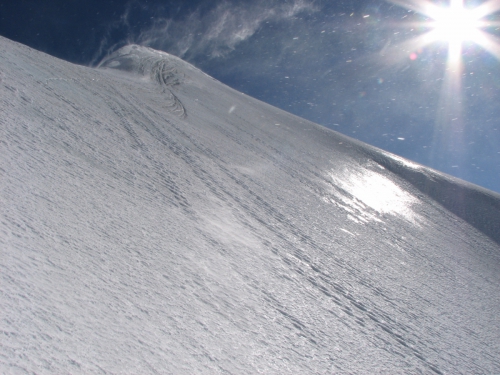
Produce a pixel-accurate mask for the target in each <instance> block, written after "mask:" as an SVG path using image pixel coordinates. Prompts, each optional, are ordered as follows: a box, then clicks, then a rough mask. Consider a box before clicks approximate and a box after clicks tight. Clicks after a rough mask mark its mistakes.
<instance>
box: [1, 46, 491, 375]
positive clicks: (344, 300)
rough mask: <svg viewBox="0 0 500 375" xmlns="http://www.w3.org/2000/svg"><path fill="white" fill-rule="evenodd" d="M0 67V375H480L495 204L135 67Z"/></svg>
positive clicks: (200, 83) (16, 52)
mask: <svg viewBox="0 0 500 375" xmlns="http://www.w3.org/2000/svg"><path fill="white" fill-rule="evenodd" d="M0 67H1V68H0V69H1V73H0V79H1V80H0V103H1V108H2V116H1V117H0V124H1V129H2V136H1V139H2V153H1V155H2V157H1V168H2V174H3V175H2V180H1V181H2V193H1V194H2V195H1V200H2V202H1V212H0V213H1V221H0V233H1V237H0V240H1V249H2V258H1V259H2V262H1V267H2V268H1V275H2V282H1V284H0V285H1V290H2V297H1V300H0V301H1V306H0V308H1V311H2V315H1V317H2V319H1V323H0V324H1V326H0V328H1V332H2V335H3V337H2V341H1V346H0V370H1V371H0V372H2V373H21V374H22V373H39V374H51V373H82V374H83V373H97V372H100V373H106V374H116V373H222V372H224V373H241V374H248V373H257V372H263V373H280V374H282V373H295V374H299V373H417V372H420V373H437V374H442V373H477V374H479V373H497V372H500V358H499V355H498V353H500V347H499V343H500V328H499V325H498V316H500V291H499V288H498V285H500V272H499V270H500V260H499V256H500V246H499V244H498V241H497V240H496V239H495V238H494V236H492V235H491V233H489V232H488V228H490V227H491V225H493V226H494V225H495V223H499V222H500V212H499V209H498V204H499V202H500V198H499V196H498V194H495V193H493V192H489V191H487V190H482V189H480V188H477V187H475V186H473V185H468V184H465V183H463V182H462V181H459V180H456V179H451V178H450V177H448V176H446V175H443V174H439V173H438V172H435V171H432V170H430V169H427V168H425V167H422V166H419V165H415V164H411V163H409V162H407V161H405V160H404V159H399V158H396V157H394V156H392V155H390V154H387V153H383V152H381V151H379V150H377V149H375V148H373V147H370V146H367V145H365V144H362V143H360V142H357V141H354V140H352V139H350V138H348V137H345V136H342V135H340V134H338V133H336V132H333V131H330V130H328V129H325V128H322V127H320V126H318V125H315V124H313V123H310V122H308V121H305V120H302V119H300V118H298V117H295V116H293V115H290V114H288V113H286V112H283V111H281V110H278V109H276V108H274V107H271V106H269V105H266V104H264V103H262V102H259V101H257V100H255V99H252V98H250V97H248V96H245V95H242V94H241V93H239V92H236V91H234V90H232V89H230V88H228V87H226V86H224V85H222V84H221V83H219V82H217V81H215V80H213V79H212V78H210V77H209V76H207V75H205V74H204V73H202V72H201V71H199V70H198V69H196V68H194V67H193V66H191V65H189V64H187V63H185V62H183V61H182V60H180V59H178V58H176V57H173V56H171V55H168V54H166V53H163V52H157V51H153V50H151V49H148V48H144V47H138V46H128V47H126V48H125V49H122V50H120V51H118V52H117V53H116V54H115V55H114V56H110V57H109V58H108V59H107V60H105V61H104V62H103V63H102V64H101V68H99V69H90V68H85V67H81V66H76V65H72V64H69V63H66V62H64V61H60V60H57V59H54V58H52V57H50V56H47V55H45V54H42V53H40V52H37V51H34V50H31V49H29V48H27V47H24V46H22V45H19V44H16V43H13V42H11V41H9V40H6V39H4V38H0ZM158 78H160V79H158ZM173 98H175V100H174V99H173ZM173 103H176V104H175V105H174V104H173ZM179 108H183V109H184V110H183V113H184V114H183V115H180V113H181V112H180V111H179ZM457 191H458V192H462V193H461V194H456V193H455V192H457ZM446 197H448V198H449V200H447V199H448V198H446ZM445 198H446V199H445ZM447 202H448V203H447ZM450 202H455V203H453V204H451V203H450ZM481 202H483V203H481ZM484 202H488V204H484ZM475 203H477V204H475ZM457 205H461V206H460V207H462V208H463V207H465V209H464V210H465V211H466V212H467V215H468V216H467V215H461V214H460V212H461V211H460V210H459V209H457V207H458V206H457ZM485 233H488V234H485Z"/></svg>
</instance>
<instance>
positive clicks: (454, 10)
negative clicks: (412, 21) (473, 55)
mask: <svg viewBox="0 0 500 375" xmlns="http://www.w3.org/2000/svg"><path fill="white" fill-rule="evenodd" d="M388 1H389V2H391V3H393V4H396V5H398V6H401V7H403V8H406V9H410V10H413V11H415V12H416V13H419V14H422V15H424V16H426V17H428V18H430V19H431V20H432V21H426V22H420V23H418V26H419V27H423V28H426V29H428V30H429V31H428V32H427V33H425V34H423V35H420V36H419V37H418V38H416V39H415V40H413V41H412V43H413V44H414V45H416V46H417V45H418V46H419V47H422V46H424V45H427V44H432V43H437V42H441V43H448V63H449V65H453V64H455V65H456V64H458V63H459V60H460V58H461V55H462V48H463V44H464V43H465V42H471V43H475V44H477V45H479V46H481V47H482V48H484V49H485V50H487V51H488V52H490V53H491V54H493V55H494V56H495V57H496V58H497V59H499V60H500V45H499V43H498V42H497V40H496V39H495V38H494V37H493V35H491V34H489V33H488V32H486V31H484V29H486V28H491V27H497V28H498V27H499V26H500V24H499V23H498V22H488V21H485V20H484V18H485V17H487V16H489V15H491V14H494V13H496V12H498V11H499V10H500V0H489V1H486V2H484V3H482V4H481V5H479V6H477V7H475V8H466V7H465V6H464V2H463V0H450V4H449V6H448V7H442V6H438V5H437V4H435V3H433V2H430V1H428V0H388Z"/></svg>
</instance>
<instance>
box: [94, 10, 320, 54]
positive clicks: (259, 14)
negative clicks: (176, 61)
mask: <svg viewBox="0 0 500 375" xmlns="http://www.w3.org/2000/svg"><path fill="white" fill-rule="evenodd" d="M142 7H146V10H144V11H143V10H142ZM317 10H318V9H317V7H316V6H315V5H314V2H313V1H310V0H293V1H290V2H285V3H283V2H281V1H269V0H267V1H263V0H258V1H252V2H251V3H248V2H247V3H245V2H230V1H220V2H217V3H216V4H215V5H213V4H209V5H206V6H204V7H203V6H200V7H198V8H197V9H195V10H193V11H192V12H189V13H188V14H187V15H184V16H183V17H182V18H176V17H174V16H173V15H172V16H170V17H166V16H163V13H168V12H166V11H165V10H164V9H162V8H161V7H157V9H156V12H154V13H152V10H151V9H150V7H149V6H145V5H143V4H142V5H141V3H139V2H137V1H129V2H128V4H127V7H126V11H125V13H124V14H123V15H122V16H121V17H120V19H119V20H118V21H116V22H114V23H113V24H111V25H110V26H109V28H108V36H107V37H105V38H104V39H103V40H102V41H101V46H100V48H99V50H98V53H97V54H96V55H95V56H94V59H93V60H92V62H91V64H93V63H95V62H96V60H97V59H99V57H100V56H102V54H103V53H106V51H108V53H109V51H113V50H114V49H115V47H116V45H115V44H114V43H116V41H115V42H113V43H111V40H113V39H114V38H111V37H110V36H111V35H112V34H113V32H114V31H116V30H118V29H122V30H123V32H125V34H126V35H127V37H126V40H127V41H128V42H129V43H131V42H132V43H137V44H140V45H147V46H150V47H154V48H156V49H160V50H164V51H168V52H170V53H172V54H174V55H176V56H179V57H181V58H183V59H185V60H192V59H195V58H199V57H203V58H204V59H206V58H207V57H208V58H217V57H223V56H225V55H227V54H228V53H230V52H231V51H233V50H234V49H235V48H236V46H237V45H238V44H239V43H241V42H243V41H245V40H247V39H248V38H250V37H252V36H253V35H254V34H255V32H257V30H258V29H259V28H260V27H261V26H262V25H263V24H264V23H266V22H276V21H283V20H284V21H286V20H290V19H292V18H294V17H295V16H297V15H298V14H300V13H303V12H309V13H314V12H316V11H317ZM143 12H144V13H145V14H148V15H149V14H155V16H151V17H148V20H147V22H145V24H146V26H142V27H141V28H140V29H134V28H133V27H131V25H132V24H134V23H135V22H131V19H133V18H135V17H138V14H139V15H141V14H142V13H143ZM141 24H142V22H141ZM122 43H123V41H122V42H119V43H118V45H120V44H122Z"/></svg>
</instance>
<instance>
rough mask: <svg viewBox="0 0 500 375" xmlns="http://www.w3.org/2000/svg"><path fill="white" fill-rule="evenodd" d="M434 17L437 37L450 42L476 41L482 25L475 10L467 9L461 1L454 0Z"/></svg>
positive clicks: (433, 25)
mask: <svg viewBox="0 0 500 375" xmlns="http://www.w3.org/2000/svg"><path fill="white" fill-rule="evenodd" d="M432 17H433V18H434V19H435V22H434V23H431V26H432V27H433V28H434V31H433V32H434V33H435V38H436V39H437V40H441V41H444V42H448V43H450V44H458V43H460V44H462V43H463V42H465V41H474V39H477V37H478V35H479V32H480V28H481V26H482V25H481V23H480V22H479V20H478V19H476V15H475V14H474V12H473V11H471V10H468V9H465V8H464V7H463V3H462V2H461V1H452V2H451V5H450V7H449V8H444V9H439V12H436V14H433V15H432Z"/></svg>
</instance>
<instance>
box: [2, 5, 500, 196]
mask: <svg viewBox="0 0 500 375" xmlns="http://www.w3.org/2000/svg"><path fill="white" fill-rule="evenodd" d="M417 3H418V1H417ZM435 4H437V5H440V6H446V5H447V1H442V2H439V3H438V2H435ZM479 4H481V1H475V2H468V3H466V5H467V6H468V7H470V8H473V7H475V6H477V5H479ZM486 19H487V20H488V21H490V23H491V25H489V26H488V27H486V28H485V29H484V31H486V32H487V33H489V35H492V38H493V40H496V41H497V42H498V40H499V39H498V35H499V31H498V27H497V25H495V22H498V21H499V16H498V13H494V12H493V13H492V14H491V15H488V16H487V17H486ZM426 20H428V17H426V16H424V15H422V14H419V13H418V12H415V11H411V10H408V9H406V8H405V7H402V6H397V5H394V4H392V3H389V2H387V1H375V0H372V1H349V2H331V1H313V0H290V1H269V0H268V1H259V0H254V1H215V0H214V1H190V2H188V1H145V0H143V1H128V2H127V1H111V0H107V1H103V0H100V1H93V0H91V1H85V2H83V1H74V0H64V1H62V0H51V1H49V0H46V1H44V0H36V1H35V0H33V1H27V0H15V1H14V0H10V1H0V35H2V36H5V37H7V38H10V39H13V40H16V41H19V42H21V43H23V44H26V45H29V46H31V47H33V48H36V49H38V50H41V51H44V52H47V53H49V54H51V55H54V56H57V57H59V58H62V59H65V60H69V61H72V62H75V63H78V64H84V65H92V66H94V65H96V64H97V63H98V62H99V60H100V59H101V58H102V57H103V56H105V55H106V54H107V53H109V52H110V51H112V50H114V49H116V48H118V47H121V46H122V45H124V44H127V43H131V42H133V43H138V44H143V45H148V46H150V47H153V48H156V49H162V50H165V51H167V52H170V53H173V54H175V55H177V56H179V57H181V58H183V59H185V60H187V61H189V62H191V63H193V64H194V65H196V66H197V67H199V68H200V69H202V70H204V71H205V72H207V73H208V74H210V75H212V76H214V77H215V78H217V79H219V80H220V81H222V82H224V83H226V84H228V85H229V86H231V87H234V88H235V89H237V90H240V91H242V92H245V93H247V94H249V95H251V96H254V97H256V98H258V99H261V100H263V101H265V102H267V103H270V104H272V105H275V106H277V107H280V108H283V109H285V110H286V111H289V112H292V113H294V114H297V115H299V116H301V117H304V118H307V119H309V120H311V121H314V122H317V123H319V124H322V125H324V126H327V127H329V128H332V129H334V130H337V131H340V132H342V133H344V134H347V135H349V136H352V137H355V138H358V139H360V140H362V141H365V142H367V143H369V144H372V145H375V146H377V147H381V148H383V149H385V150H388V151H390V152H393V153H396V154H398V155H401V156H403V157H406V158H409V159H411V160H414V161H417V162H419V163H422V164H425V165H428V166H431V167H433V168H435V169H438V170H441V171H444V172H446V173H449V174H452V175H454V176H457V177H460V178H463V179H465V180H468V181H471V182H474V183H476V184H479V185H482V186H484V187H487V188H489V189H492V190H495V191H497V192H500V62H499V61H498V60H497V58H496V57H494V56H493V54H492V53H490V52H488V51H486V50H485V49H483V48H481V47H480V46H478V45H476V44H475V43H472V42H467V43H464V45H463V51H462V58H461V60H462V62H463V68H462V69H461V70H460V71H459V72H458V73H456V74H451V73H450V66H449V64H448V63H447V56H448V51H447V48H448V46H447V44H446V43H444V42H440V43H438V42H435V43H431V44H427V45H424V46H419V47H417V46H414V45H411V44H408V43H407V42H408V41H409V40H411V39H412V38H415V37H418V36H419V35H423V34H424V33H425V32H427V31H429V28H428V27H427V28H426V27H424V26H423V25H421V23H422V22H423V21H426ZM451 70H453V69H451ZM450 77H454V78H453V79H450Z"/></svg>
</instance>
